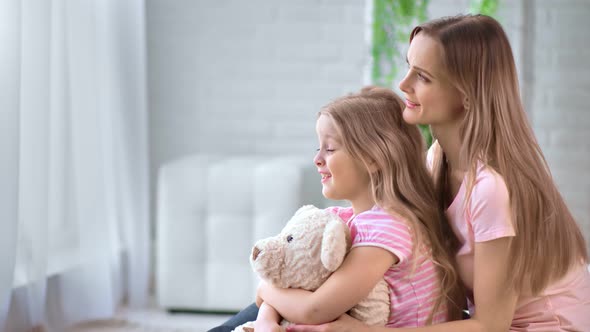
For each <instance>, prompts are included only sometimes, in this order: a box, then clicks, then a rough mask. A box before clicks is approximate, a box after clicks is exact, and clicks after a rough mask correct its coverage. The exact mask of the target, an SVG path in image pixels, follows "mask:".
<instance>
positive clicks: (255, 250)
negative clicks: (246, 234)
mask: <svg viewBox="0 0 590 332" xmlns="http://www.w3.org/2000/svg"><path fill="white" fill-rule="evenodd" d="M259 254H260V249H258V246H254V248H252V261H255V260H256V258H258V255H259Z"/></svg>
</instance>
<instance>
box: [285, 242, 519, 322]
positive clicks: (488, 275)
mask: <svg viewBox="0 0 590 332" xmlns="http://www.w3.org/2000/svg"><path fill="white" fill-rule="evenodd" d="M510 241H511V237H503V238H499V239H495V240H492V241H487V242H480V243H475V248H474V249H475V257H474V289H473V291H474V301H475V310H476V312H475V315H474V317H473V318H471V319H467V320H460V321H453V322H448V323H442V324H437V325H431V326H426V327H419V328H401V329H393V328H386V327H369V326H366V325H363V324H361V323H360V322H358V321H356V320H354V319H353V318H351V317H348V316H344V317H341V318H339V319H338V320H337V321H334V322H332V323H328V324H324V325H318V326H294V327H291V328H290V329H288V331H292V332H305V331H307V332H320V331H322V332H329V331H356V332H369V331H371V332H392V331H398V332H401V331H407V332H439V331H440V332H443V331H455V332H463V331H466V332H467V331H469V332H472V331H485V332H496V331H498V332H499V331H502V332H505V331H508V329H509V328H510V324H511V322H512V317H513V316H514V311H515V310H516V301H517V299H518V293H517V292H516V291H514V290H513V289H512V288H511V287H509V285H507V283H506V276H507V275H508V274H509V273H510V268H509V267H510V256H509V254H508V253H509V247H510Z"/></svg>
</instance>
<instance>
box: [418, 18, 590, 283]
mask: <svg viewBox="0 0 590 332" xmlns="http://www.w3.org/2000/svg"><path fill="white" fill-rule="evenodd" d="M417 34H426V35H427V36H429V37H431V38H434V39H435V40H437V41H439V42H440V45H441V46H442V48H443V50H444V55H443V59H442V60H443V64H444V66H445V67H446V68H445V70H446V71H447V73H448V75H449V77H450V78H451V81H452V82H453V84H454V85H455V87H456V88H457V89H458V90H459V91H460V92H461V93H463V95H464V96H465V97H466V100H468V107H467V108H466V115H465V118H464V121H463V124H462V127H461V132H460V135H461V139H462V146H461V150H460V156H461V162H462V163H463V164H465V165H469V169H468V172H467V201H466V204H465V205H464V206H465V207H466V208H467V207H468V206H469V197H470V195H471V192H472V189H473V186H474V181H475V176H476V168H477V166H478V163H481V164H484V165H485V166H487V167H490V168H492V169H493V170H494V171H496V172H497V173H498V174H500V175H501V176H502V177H503V178H504V182H505V183H506V186H507V188H508V192H509V198H510V209H511V217H512V223H513V226H514V228H515V230H516V236H515V237H514V238H513V239H512V241H511V246H510V257H511V265H510V268H509V272H510V273H509V274H508V273H507V278H508V281H509V282H510V284H511V285H512V286H514V287H515V289H517V290H520V291H521V292H527V293H528V292H530V293H532V294H538V293H539V292H540V291H542V290H543V289H544V288H545V287H547V286H548V285H549V284H550V283H551V282H553V281H556V280H558V279H560V278H562V277H563V276H564V275H565V274H566V273H567V272H568V271H569V270H570V269H571V268H572V267H573V266H576V265H580V264H582V263H583V262H586V263H587V262H588V254H587V252H586V244H585V241H584V238H583V236H582V233H581V231H580V228H579V227H578V225H577V224H576V222H575V220H574V218H573V216H572V214H571V213H570V211H569V209H568V208H567V206H566V204H565V202H564V200H563V198H562V197H561V195H560V193H559V192H558V190H557V188H556V185H555V183H554V181H553V178H552V176H551V173H550V171H549V167H548V165H547V162H546V160H545V158H544V157H543V153H542V152H541V148H540V147H539V144H538V143H537V140H536V138H535V136H534V134H533V131H532V129H531V127H530V125H529V122H528V120H527V117H526V114H525V112H524V109H523V106H522V102H521V99H520V92H519V86H518V78H517V75H516V67H515V64H514V58H513V55H512V50H511V47H510V44H509V41H508V38H507V36H506V34H505V32H504V30H503V29H502V27H501V25H500V24H499V23H498V22H497V21H496V20H494V19H493V18H491V17H488V16H484V15H461V16H455V17H446V18H442V19H437V20H433V21H430V22H427V23H425V24H422V25H419V26H417V27H416V28H414V30H413V31H412V33H411V37H410V42H411V40H412V39H413V38H414V37H415V36H416V35H417ZM436 149H438V150H439V151H438V152H439V153H436V154H435V158H434V159H435V160H434V175H435V182H437V183H439V184H441V185H439V186H438V188H437V190H438V191H439V194H441V193H442V192H443V191H444V190H446V188H445V185H444V181H441V177H442V176H443V175H444V174H446V172H445V171H444V165H445V163H443V158H444V156H443V153H442V151H440V146H437V147H435V150H436Z"/></svg>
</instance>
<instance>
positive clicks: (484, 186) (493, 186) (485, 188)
mask: <svg viewBox="0 0 590 332" xmlns="http://www.w3.org/2000/svg"><path fill="white" fill-rule="evenodd" d="M472 194H474V195H484V196H487V197H490V196H502V197H503V196H506V197H508V188H507V186H506V182H505V181H504V177H503V176H502V175H500V174H499V173H498V172H497V171H496V170H494V169H493V168H492V167H490V166H488V165H484V164H479V165H478V166H477V171H476V173H475V182H474V183H473V193H472Z"/></svg>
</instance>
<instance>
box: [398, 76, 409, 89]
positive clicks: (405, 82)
mask: <svg viewBox="0 0 590 332" xmlns="http://www.w3.org/2000/svg"><path fill="white" fill-rule="evenodd" d="M409 77H410V75H409V71H408V73H407V74H406V76H404V78H403V79H402V80H401V82H399V85H398V86H399V89H400V90H402V91H403V92H405V93H408V92H409V90H410V82H409Z"/></svg>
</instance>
